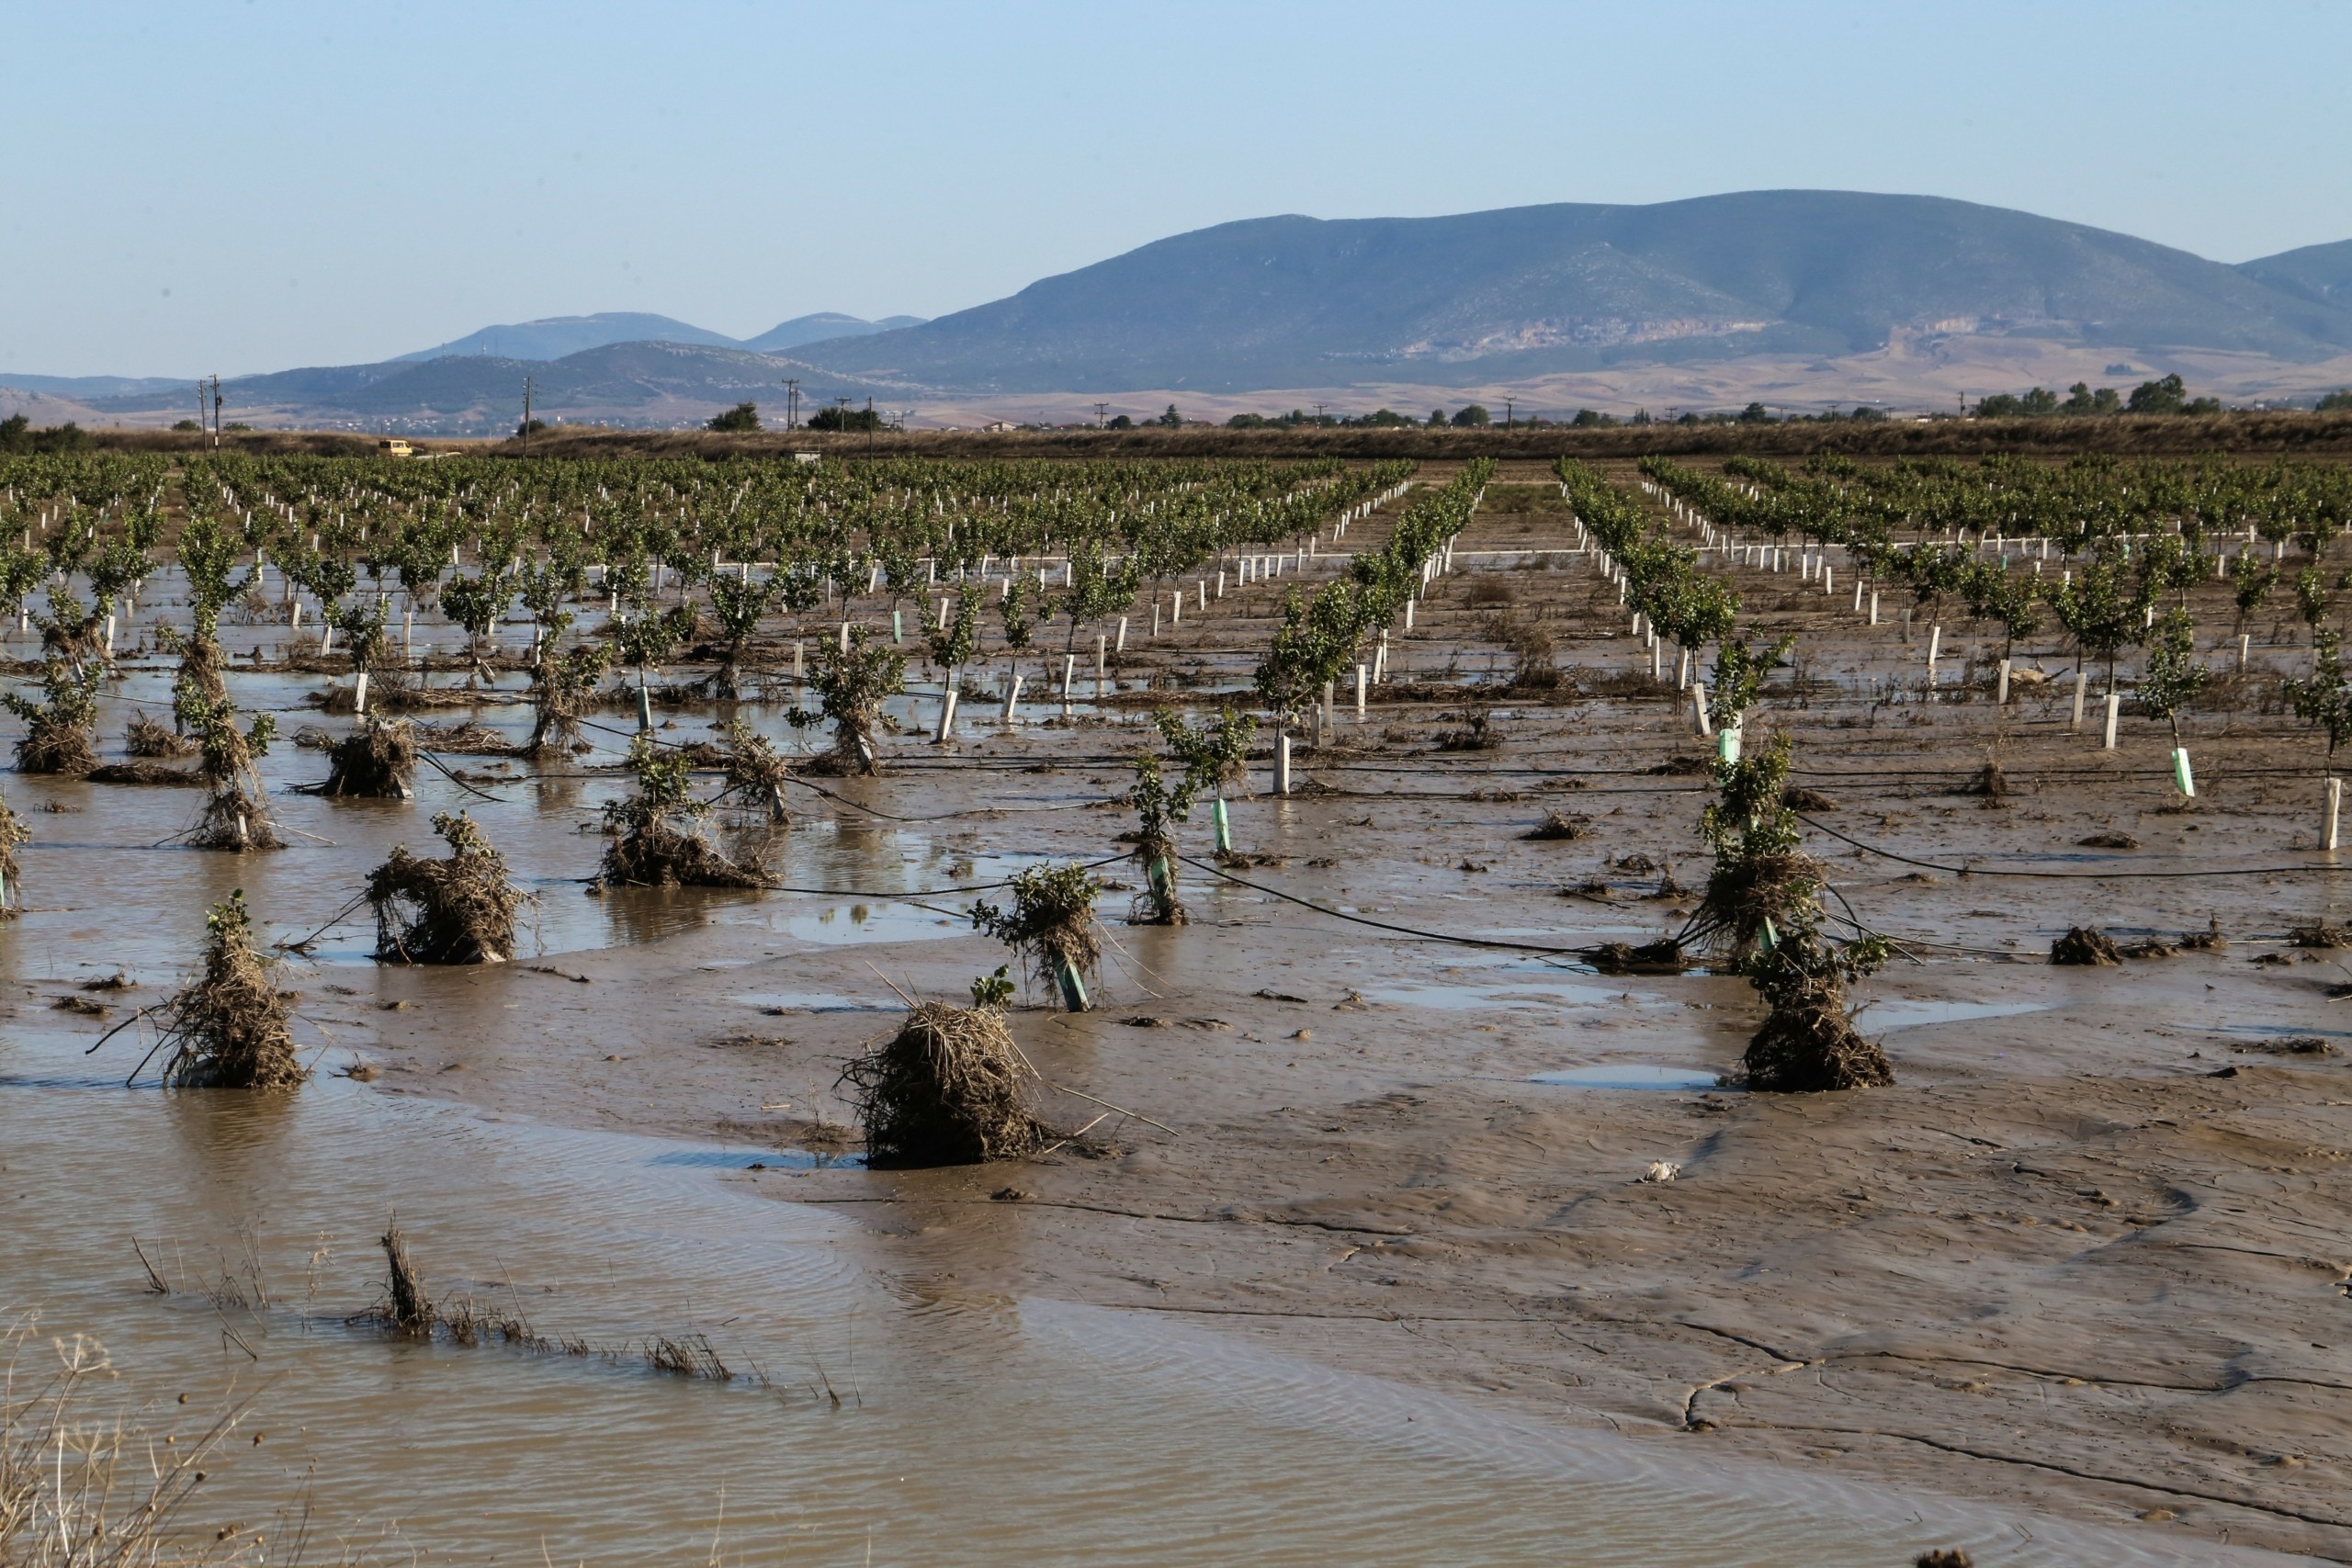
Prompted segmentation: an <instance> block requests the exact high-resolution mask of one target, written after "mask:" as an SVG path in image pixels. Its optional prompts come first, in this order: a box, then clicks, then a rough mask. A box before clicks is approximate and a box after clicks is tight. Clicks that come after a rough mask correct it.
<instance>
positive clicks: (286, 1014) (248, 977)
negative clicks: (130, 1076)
mask: <svg viewBox="0 0 2352 1568" xmlns="http://www.w3.org/2000/svg"><path fill="white" fill-rule="evenodd" d="M204 924H205V931H206V940H205V951H204V965H203V968H202V969H201V970H200V971H199V972H198V975H197V977H196V978H195V980H194V981H192V982H191V983H190V984H189V985H187V987H185V988H183V989H182V990H180V991H179V992H178V993H177V994H176V995H175V996H174V997H173V998H171V999H170V1000H169V1001H167V1002H165V1003H164V1004H163V1006H162V1007H161V1008H159V1009H158V1010H156V1012H155V1014H154V1015H153V1016H155V1017H156V1018H157V1019H158V1021H159V1022H160V1039H159V1041H158V1043H157V1045H156V1049H157V1050H159V1051H167V1052H168V1053H170V1054H169V1055H168V1056H167V1057H166V1058H165V1059H164V1085H165V1087H167V1088H171V1089H292V1088H294V1087H295V1086H296V1085H297V1084H300V1082H301V1081H302V1080H303V1079H304V1078H305V1077H309V1076H310V1075H309V1074H308V1072H307V1071H306V1070H305V1069H304V1068H303V1066H302V1063H301V1059H300V1056H298V1055H296V1054H295V1050H294V1036H293V1033H292V1032H291V1030H290V1028H289V1027H288V1024H289V1021H290V1019H291V1018H292V1016H293V1008H294V993H293V992H291V991H281V990H279V989H278V988H277V974H276V966H275V965H274V964H270V963H268V962H266V961H265V960H264V959H263V958H262V956H261V954H260V953H258V952H256V951H255V950H254V935H253V915H252V913H251V911H250V910H248V909H247V908H245V896H244V894H243V892H242V891H240V892H236V893H232V894H231V895H230V896H229V898H228V901H227V902H226V903H221V904H215V905H214V906H213V907H212V908H211V909H210V910H209V911H208V912H207V913H206V915H205V920H204Z"/></svg>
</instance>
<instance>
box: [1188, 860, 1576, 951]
mask: <svg viewBox="0 0 2352 1568" xmlns="http://www.w3.org/2000/svg"><path fill="white" fill-rule="evenodd" d="M1176 858H1177V859H1178V860H1180V861H1182V862H1183V863H1185V864H1186V865H1189V866H1192V867H1193V868H1195V869H1196V870H1200V871H1205V872H1207V873H1208V874H1210V875H1211V876H1216V877H1221V878H1223V879H1224V880H1225V881H1227V882H1230V883H1232V884H1234V885H1235V886H1240V887H1247V888H1249V889H1250V890H1251V891H1252V892H1257V893H1263V894H1266V895H1267V896H1269V897H1275V898H1280V899H1282V900H1283V902H1285V903H1290V904H1296V905H1297V906H1299V907H1300V908H1304V909H1312V910H1314V911H1315V912H1316V913H1317V914H1318V915H1329V916H1330V917H1331V918H1332V919H1335V920H1346V921H1348V922H1350V923H1351V924H1353V925H1359V926H1370V927H1372V928H1373V929H1374V931H1394V932H1396V933H1397V934H1398V935H1399V936H1409V937H1415V938H1418V939H1419V940H1420V941H1422V942H1452V943H1453V944H1454V945H1455V946H1457V947H1492V948H1499V949H1501V950H1503V951H1504V952H1507V953H1542V954H1545V955H1548V956H1552V957H1557V958H1586V959H1589V957H1590V956H1591V954H1592V953H1593V951H1594V950H1593V949H1591V948H1589V947H1546V946H1544V945H1542V944H1540V943H1537V942H1509V941H1506V940H1505V939H1503V938H1501V937H1491V936H1461V935H1457V934H1455V933H1453V932H1451V931H1421V930H1419V929H1418V928H1416V927H1413V926H1400V925H1395V924H1392V923H1390V922H1389V921H1387V920H1375V919H1370V918H1368V917H1366V916H1363V915H1351V914H1350V913H1348V911H1346V910H1345V909H1334V908H1331V907H1330V906H1329V905H1328V904H1317V903H1316V902H1315V901H1314V900H1313V899H1311V898H1302V897H1299V896H1298V895H1297V894H1295V893H1285V892H1283V890H1282V889H1281V888H1279V887H1269V886H1266V885H1265V884H1264V883H1262V882H1252V881H1250V879H1249V878H1248V877H1246V876H1236V875H1234V874H1232V873H1231V872H1229V871H1227V870H1226V869H1225V868H1224V867H1222V866H1220V865H1218V864H1217V863H1216V862H1214V861H1204V860H1196V859H1194V858H1193V856H1191V855H1178V856H1177V857H1176Z"/></svg>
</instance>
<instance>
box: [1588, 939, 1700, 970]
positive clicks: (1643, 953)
mask: <svg viewBox="0 0 2352 1568" xmlns="http://www.w3.org/2000/svg"><path fill="white" fill-rule="evenodd" d="M1577 956H1578V957H1580V958H1582V959H1583V960H1584V961H1585V962H1586V963H1588V964H1591V965H1592V966H1593V968H1594V969H1596V970H1598V971H1600V973H1601V974H1603V975H1634V974H1641V973H1657V972H1659V971H1677V972H1679V970H1680V969H1681V968H1682V944H1681V943H1680V942H1677V941H1676V940H1675V939H1674V938H1672V937H1670V936H1667V937H1660V938H1658V940H1657V941H1656V942H1643V943H1641V944H1639V945H1638V946H1636V945H1635V944H1634V943H1633V942H1602V943H1601V944H1600V946H1598V947H1587V948H1581V949H1579V950H1578V951H1577Z"/></svg>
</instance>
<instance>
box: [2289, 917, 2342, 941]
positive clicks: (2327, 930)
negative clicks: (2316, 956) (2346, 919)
mask: <svg viewBox="0 0 2352 1568" xmlns="http://www.w3.org/2000/svg"><path fill="white" fill-rule="evenodd" d="M2287 940H2288V942H2290V943H2291V944H2292V945H2294V946H2296V947H2320V948H2327V947H2352V931H2347V930H2346V928H2344V927H2342V926H2331V925H2329V924H2328V923H2327V922H2326V921H2324V920H2315V921H2313V922H2312V924H2310V925H2307V926H2295V927H2292V928H2291V929H2290V930H2289V931H2288V932H2287Z"/></svg>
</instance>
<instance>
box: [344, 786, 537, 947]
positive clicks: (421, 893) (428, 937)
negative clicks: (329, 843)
mask: <svg viewBox="0 0 2352 1568" xmlns="http://www.w3.org/2000/svg"><path fill="white" fill-rule="evenodd" d="M433 830H434V831H435V832H436V833H438V834H440V835H441V837H442V839H443V840H444V841H446V842H447V844H448V846H449V853H448V854H447V856H445V857H444V858H442V859H440V860H426V859H424V858H423V857H421V856H417V855H413V854H411V853H409V852H408V846H407V845H405V844H396V845H394V846H393V848H392V852H391V855H390V858H389V859H387V860H386V861H385V862H384V863H383V864H381V865H379V866H378V867H377V868H376V869H375V870H374V871H372V872H370V873H368V893H367V897H368V907H369V908H371V909H372V910H374V912H375V916H376V956H377V957H378V958H379V959H381V960H384V961H386V962H388V963H396V964H503V963H505V962H506V961H507V960H508V959H510V958H512V957H514V956H515V911H516V910H517V909H519V908H521V907H522V906H523V904H524V903H525V902H526V900H527V899H528V898H529V897H530V895H529V894H528V893H526V892H525V891H524V890H523V889H522V888H521V887H518V886H515V882H514V880H513V879H512V878H511V877H509V876H508V875H507V874H506V862H505V861H504V860H503V858H501V857H500V855H499V853H498V852H497V851H496V850H494V849H492V847H491V844H490V840H488V839H487V838H485V837H484V836H483V835H482V831H481V829H480V828H479V827H477V826H475V824H474V820H473V818H470V817H469V816H467V815H466V814H465V813H463V812H458V813H457V814H456V815H454V816H452V815H451V814H450V813H448V812H446V811H445V812H443V813H441V814H440V815H439V816H437V817H435V818H433Z"/></svg>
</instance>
